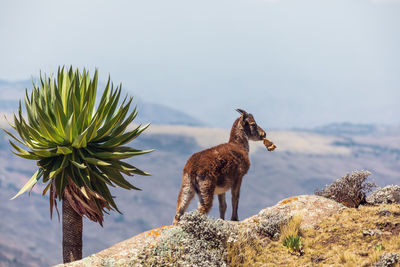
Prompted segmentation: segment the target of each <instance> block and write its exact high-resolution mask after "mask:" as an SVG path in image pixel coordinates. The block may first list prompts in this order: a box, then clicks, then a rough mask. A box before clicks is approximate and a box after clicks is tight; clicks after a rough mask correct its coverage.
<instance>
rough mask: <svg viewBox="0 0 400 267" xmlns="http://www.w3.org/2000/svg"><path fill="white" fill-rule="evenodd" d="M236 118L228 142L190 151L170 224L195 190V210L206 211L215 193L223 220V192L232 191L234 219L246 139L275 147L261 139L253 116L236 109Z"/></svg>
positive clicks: (246, 157) (245, 159) (246, 160)
mask: <svg viewBox="0 0 400 267" xmlns="http://www.w3.org/2000/svg"><path fill="white" fill-rule="evenodd" d="M237 111H238V112H239V113H240V114H241V116H240V118H238V119H236V121H235V122H234V123H233V126H232V130H231V133H230V138H229V142H228V143H225V144H221V145H218V146H215V147H212V148H209V149H206V150H203V151H200V152H198V153H195V154H193V155H192V156H191V157H190V158H189V160H188V161H187V163H186V165H185V167H184V169H183V175H182V185H181V189H180V192H179V196H178V203H177V207H176V215H175V218H174V225H176V224H177V223H178V221H179V219H180V217H181V216H182V214H183V213H184V212H185V210H186V209H187V207H188V206H189V203H190V201H191V200H192V199H193V197H194V194H195V193H196V194H197V195H198V197H199V207H198V210H199V212H200V213H202V214H207V213H208V212H209V211H210V210H211V207H212V203H213V198H214V195H215V194H216V195H218V200H219V213H220V217H221V218H222V219H225V211H226V201H225V192H226V191H228V190H229V189H231V190H232V192H231V193H232V217H231V220H232V221H238V213H237V210H238V204H239V193H240V185H241V184H242V179H243V176H244V175H245V174H246V173H247V171H248V170H249V167H250V160H249V140H252V141H261V140H263V141H264V145H265V146H266V147H267V148H268V150H269V151H272V150H274V149H275V148H276V146H275V145H274V144H273V143H272V142H271V141H269V140H268V139H266V138H265V136H266V134H265V131H264V130H263V129H262V128H261V127H259V126H257V123H256V121H255V120H254V117H253V115H251V114H249V113H247V112H246V111H244V110H241V109H237Z"/></svg>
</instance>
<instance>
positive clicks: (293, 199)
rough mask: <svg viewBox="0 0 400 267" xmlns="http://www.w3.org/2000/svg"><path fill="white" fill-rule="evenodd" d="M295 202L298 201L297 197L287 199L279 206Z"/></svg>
mask: <svg viewBox="0 0 400 267" xmlns="http://www.w3.org/2000/svg"><path fill="white" fill-rule="evenodd" d="M296 200H299V198H298V197H289V198H287V199H284V200H282V201H281V202H280V203H279V204H280V205H285V204H287V203H290V202H293V201H296Z"/></svg>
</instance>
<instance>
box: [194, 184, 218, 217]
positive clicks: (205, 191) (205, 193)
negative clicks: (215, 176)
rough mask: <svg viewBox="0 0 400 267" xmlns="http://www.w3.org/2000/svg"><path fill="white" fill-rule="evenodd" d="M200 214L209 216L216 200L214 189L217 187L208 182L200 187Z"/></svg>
mask: <svg viewBox="0 0 400 267" xmlns="http://www.w3.org/2000/svg"><path fill="white" fill-rule="evenodd" d="M199 188H200V192H199V209H198V210H199V212H200V213H201V214H207V213H208V212H209V211H210V210H211V207H212V204H213V199H214V188H215V185H213V184H212V183H210V182H208V181H204V182H202V183H200V185H199Z"/></svg>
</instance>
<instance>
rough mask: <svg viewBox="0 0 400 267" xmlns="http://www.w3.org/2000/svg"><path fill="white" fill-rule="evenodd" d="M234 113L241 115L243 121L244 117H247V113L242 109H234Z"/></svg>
mask: <svg viewBox="0 0 400 267" xmlns="http://www.w3.org/2000/svg"><path fill="white" fill-rule="evenodd" d="M236 111H237V112H239V113H240V114H241V115H242V117H243V119H245V118H246V117H247V115H248V114H247V112H246V111H244V110H243V109H239V108H238V109H236Z"/></svg>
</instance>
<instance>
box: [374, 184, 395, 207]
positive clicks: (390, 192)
mask: <svg viewBox="0 0 400 267" xmlns="http://www.w3.org/2000/svg"><path fill="white" fill-rule="evenodd" d="M366 201H367V203H368V204H373V205H377V204H391V203H400V187H399V186H397V185H388V186H386V187H384V188H378V189H376V190H375V191H374V192H372V193H371V194H369V195H368V196H367V198H366Z"/></svg>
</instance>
